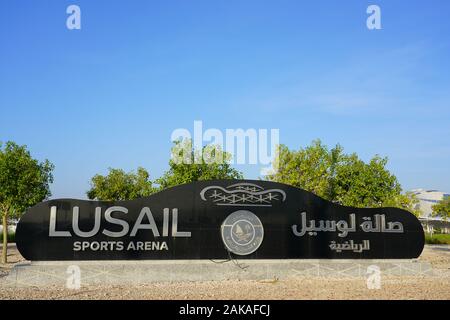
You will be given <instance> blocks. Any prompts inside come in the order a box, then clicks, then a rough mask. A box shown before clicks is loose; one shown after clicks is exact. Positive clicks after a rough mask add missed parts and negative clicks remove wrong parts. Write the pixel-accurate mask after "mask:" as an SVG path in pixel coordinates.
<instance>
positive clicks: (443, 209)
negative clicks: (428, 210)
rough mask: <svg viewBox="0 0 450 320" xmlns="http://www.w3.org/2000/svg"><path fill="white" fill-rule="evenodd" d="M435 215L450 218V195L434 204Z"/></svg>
mask: <svg viewBox="0 0 450 320" xmlns="http://www.w3.org/2000/svg"><path fill="white" fill-rule="evenodd" d="M432 209H433V213H432V215H433V216H434V217H442V218H444V219H448V218H450V197H445V198H444V199H442V200H441V201H439V202H438V203H436V204H435V205H434V206H432Z"/></svg>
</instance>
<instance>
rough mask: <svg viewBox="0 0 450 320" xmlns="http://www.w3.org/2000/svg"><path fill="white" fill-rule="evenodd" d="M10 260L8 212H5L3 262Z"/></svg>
mask: <svg viewBox="0 0 450 320" xmlns="http://www.w3.org/2000/svg"><path fill="white" fill-rule="evenodd" d="M7 262H8V214H7V212H3V251H2V263H5V264H6V263H7Z"/></svg>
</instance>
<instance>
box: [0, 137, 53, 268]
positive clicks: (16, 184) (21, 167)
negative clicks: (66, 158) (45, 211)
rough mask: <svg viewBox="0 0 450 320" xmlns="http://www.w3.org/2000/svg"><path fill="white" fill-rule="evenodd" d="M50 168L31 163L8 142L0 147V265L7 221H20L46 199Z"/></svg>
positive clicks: (26, 154) (4, 258)
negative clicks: (0, 246) (0, 227)
mask: <svg viewBox="0 0 450 320" xmlns="http://www.w3.org/2000/svg"><path fill="white" fill-rule="evenodd" d="M53 169H54V166H53V164H51V163H50V162H49V161H48V160H45V161H43V162H39V161H38V160H36V159H33V158H32V157H31V155H30V152H29V151H28V150H27V147H26V146H19V145H17V144H16V143H14V142H11V141H8V142H6V144H5V145H4V147H3V146H2V145H0V215H1V216H2V222H3V254H2V263H6V262H7V256H8V255H7V248H8V231H7V230H8V219H9V218H11V217H17V218H18V217H20V215H21V214H22V213H23V212H24V211H25V210H26V209H27V208H28V207H31V206H34V205H35V204H36V203H38V202H41V201H43V200H45V199H46V198H48V197H49V196H50V195H51V193H50V183H52V182H53V174H52V171H53Z"/></svg>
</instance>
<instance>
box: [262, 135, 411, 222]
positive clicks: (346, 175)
mask: <svg viewBox="0 0 450 320" xmlns="http://www.w3.org/2000/svg"><path fill="white" fill-rule="evenodd" d="M387 161H388V160H387V158H382V157H379V156H375V157H373V158H372V159H371V160H370V161H369V162H368V163H365V162H364V161H362V160H361V159H359V157H358V156H357V155H356V154H355V153H352V154H345V153H344V151H343V148H342V147H341V146H340V145H336V146H335V147H334V148H333V149H331V150H330V149H329V148H328V147H327V146H325V145H323V144H322V142H321V141H320V140H315V141H313V143H312V144H311V145H310V146H307V147H306V148H304V149H300V150H298V151H296V150H289V149H288V147H286V146H285V145H280V146H279V148H278V151H277V155H276V157H275V164H274V167H275V168H278V171H277V172H276V173H274V174H272V175H269V176H267V177H266V178H267V179H268V180H271V181H276V182H281V183H286V184H290V185H293V186H295V187H298V188H302V189H305V190H307V191H310V192H313V193H315V194H316V195H318V196H320V197H322V198H324V199H327V200H329V201H333V202H335V203H339V204H341V205H345V206H354V207H381V206H390V207H399V208H403V209H407V210H409V211H412V212H413V213H414V214H416V215H417V214H418V212H416V211H415V210H414V205H415V204H416V202H417V200H416V199H415V198H414V196H413V195H412V194H410V193H406V194H402V189H401V186H400V183H399V182H398V180H397V178H396V177H395V176H394V175H393V174H391V173H390V172H389V171H388V170H387V169H386V165H387Z"/></svg>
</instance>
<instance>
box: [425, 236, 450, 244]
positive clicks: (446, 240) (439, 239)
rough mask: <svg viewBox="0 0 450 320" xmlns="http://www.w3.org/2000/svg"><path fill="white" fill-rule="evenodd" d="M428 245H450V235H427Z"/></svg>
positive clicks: (426, 241)
mask: <svg viewBox="0 0 450 320" xmlns="http://www.w3.org/2000/svg"><path fill="white" fill-rule="evenodd" d="M425 243H426V244H450V234H439V233H437V234H433V235H431V234H429V233H426V234H425Z"/></svg>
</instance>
